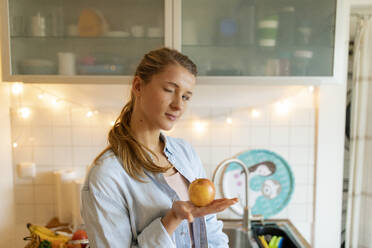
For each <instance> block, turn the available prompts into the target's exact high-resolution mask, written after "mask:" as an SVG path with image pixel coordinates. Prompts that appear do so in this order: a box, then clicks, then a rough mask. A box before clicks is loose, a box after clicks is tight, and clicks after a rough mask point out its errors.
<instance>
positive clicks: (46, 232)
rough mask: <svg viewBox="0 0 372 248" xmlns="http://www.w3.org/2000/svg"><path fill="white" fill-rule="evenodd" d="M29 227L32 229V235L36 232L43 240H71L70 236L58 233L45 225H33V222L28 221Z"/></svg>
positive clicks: (63, 241)
mask: <svg viewBox="0 0 372 248" xmlns="http://www.w3.org/2000/svg"><path fill="white" fill-rule="evenodd" d="M27 228H28V230H29V231H30V233H31V235H32V234H36V235H37V236H39V237H40V239H41V240H48V241H50V242H52V243H53V242H58V243H59V242H61V243H66V242H67V241H69V240H70V237H67V236H65V235H61V234H56V233H55V232H53V231H52V230H50V229H48V228H46V227H43V226H39V225H33V224H31V223H28V224H27Z"/></svg>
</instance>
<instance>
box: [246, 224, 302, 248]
mask: <svg viewBox="0 0 372 248" xmlns="http://www.w3.org/2000/svg"><path fill="white" fill-rule="evenodd" d="M252 234H253V237H254V239H255V240H256V242H257V243H260V241H259V238H258V237H259V236H261V235H263V236H265V235H271V236H281V237H282V238H283V245H282V247H285V248H301V246H300V245H299V244H298V243H297V241H296V240H295V237H294V236H293V235H292V234H291V232H290V231H289V230H286V228H285V227H284V226H283V227H279V226H278V225H277V224H275V223H268V224H264V225H252ZM260 247H263V246H262V245H261V246H260Z"/></svg>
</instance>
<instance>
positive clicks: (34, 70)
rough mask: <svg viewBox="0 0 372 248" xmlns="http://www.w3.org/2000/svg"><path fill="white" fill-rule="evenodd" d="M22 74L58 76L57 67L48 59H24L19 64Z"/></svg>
mask: <svg viewBox="0 0 372 248" xmlns="http://www.w3.org/2000/svg"><path fill="white" fill-rule="evenodd" d="M18 69H19V72H20V73H21V74H56V73H57V66H56V64H55V63H54V62H53V61H50V60H47V59H23V60H21V61H20V62H19V64H18Z"/></svg>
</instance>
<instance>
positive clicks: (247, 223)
mask: <svg viewBox="0 0 372 248" xmlns="http://www.w3.org/2000/svg"><path fill="white" fill-rule="evenodd" d="M231 163H235V164H238V165H239V166H240V167H242V168H243V171H244V173H245V207H244V215H243V228H245V229H246V230H247V231H249V230H250V229H251V221H250V213H249V212H250V211H249V205H248V202H249V201H248V191H249V171H248V168H247V167H246V165H245V164H244V163H243V162H242V161H241V160H240V159H237V158H231V159H227V160H225V161H223V162H222V163H221V164H219V165H218V166H217V168H216V169H215V170H214V172H213V178H212V181H213V182H214V181H215V178H216V176H217V175H218V173H219V171H220V170H221V169H223V168H225V167H226V166H227V165H229V164H231ZM225 172H226V170H224V171H223V172H222V173H225ZM221 176H222V175H221ZM221 183H222V182H221Z"/></svg>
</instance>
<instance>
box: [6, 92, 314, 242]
mask: <svg viewBox="0 0 372 248" xmlns="http://www.w3.org/2000/svg"><path fill="white" fill-rule="evenodd" d="M290 100H291V102H292V104H291V107H290V109H289V111H288V113H285V111H286V110H287V109H285V111H284V113H282V114H281V115H280V114H278V109H277V106H276V105H275V104H274V103H273V104H266V105H265V106H255V108H256V110H257V111H259V112H256V115H255V116H252V107H247V108H245V107H243V106H242V107H239V108H238V107H235V106H234V107H224V108H221V107H215V106H214V105H213V104H210V105H209V106H208V104H204V105H203V106H191V107H190V108H189V110H188V111H187V112H186V113H185V115H184V117H183V118H182V120H181V121H180V122H179V123H178V124H177V126H176V128H175V129H174V130H172V131H170V132H168V133H167V134H168V135H171V136H175V137H180V138H184V139H186V140H187V141H189V142H190V143H191V144H192V145H193V146H194V148H195V149H196V151H197V153H198V154H199V156H200V158H201V160H202V162H203V164H204V167H205V169H206V172H207V176H208V177H209V178H211V177H212V173H213V170H214V169H215V167H216V166H217V165H218V164H219V163H220V162H221V161H223V160H224V159H226V158H229V157H232V156H234V155H236V154H237V153H239V152H241V151H245V150H249V149H258V148H260V149H268V150H271V151H274V152H276V153H278V154H279V155H281V156H282V157H283V158H284V159H285V160H286V161H287V162H288V163H289V165H290V166H291V169H292V171H293V173H294V177H295V190H294V194H293V196H292V199H291V201H290V203H289V204H288V206H287V207H285V208H284V209H283V210H282V211H281V212H280V213H279V214H277V215H275V216H274V217H273V218H289V219H290V220H291V221H292V222H293V223H294V224H295V226H296V227H297V228H298V229H299V230H300V232H301V233H302V234H303V235H304V237H305V238H306V239H307V240H308V241H310V240H311V233H312V224H313V223H312V221H313V192H314V190H313V188H314V179H313V175H314V156H315V155H314V146H315V144H314V142H315V141H314V137H315V108H314V102H313V94H312V93H309V92H307V90H306V91H300V92H299V93H298V94H297V95H294V96H293V97H292V98H291V99H290ZM18 106H19V105H18V102H17V101H13V103H12V109H11V113H12V123H11V128H12V139H13V142H14V143H17V145H14V146H16V147H14V148H13V164H14V183H15V200H16V223H17V228H16V230H17V233H16V240H17V241H16V247H23V246H24V241H23V240H22V238H23V237H24V236H26V235H27V234H28V231H27V229H26V223H28V222H31V223H36V224H46V223H47V221H49V220H50V219H51V218H52V217H54V216H56V203H55V187H54V176H53V171H55V170H60V169H64V168H75V169H77V170H78V171H79V172H80V173H81V175H82V176H83V175H84V173H85V171H86V168H87V166H88V165H89V164H90V163H91V161H92V160H93V159H94V157H95V156H96V155H97V154H98V153H99V152H100V151H101V150H102V149H103V148H104V147H105V145H106V136H107V132H108V130H109V128H110V127H111V121H113V120H114V119H115V117H116V115H117V114H118V113H119V112H120V108H119V107H111V108H107V107H105V108H104V110H102V111H100V112H98V113H93V115H92V116H91V117H90V118H88V117H87V116H86V110H85V109H84V108H81V109H80V108H76V107H73V106H66V107H62V108H59V109H53V108H48V107H44V106H34V107H33V108H32V113H31V115H30V117H29V118H28V119H23V118H21V117H20V116H19V114H18V111H17V109H18ZM97 108H98V107H97ZM98 109H99V110H100V108H98ZM279 110H280V109H279ZM228 118H229V119H228ZM227 119H228V120H227ZM20 162H34V163H35V164H36V169H37V172H36V177H35V178H34V179H21V178H19V177H18V175H17V164H19V163H20ZM217 188H219V185H217ZM219 216H220V217H223V218H239V216H237V215H235V214H234V213H233V212H232V211H230V210H226V211H225V212H224V213H222V214H221V215H219Z"/></svg>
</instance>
